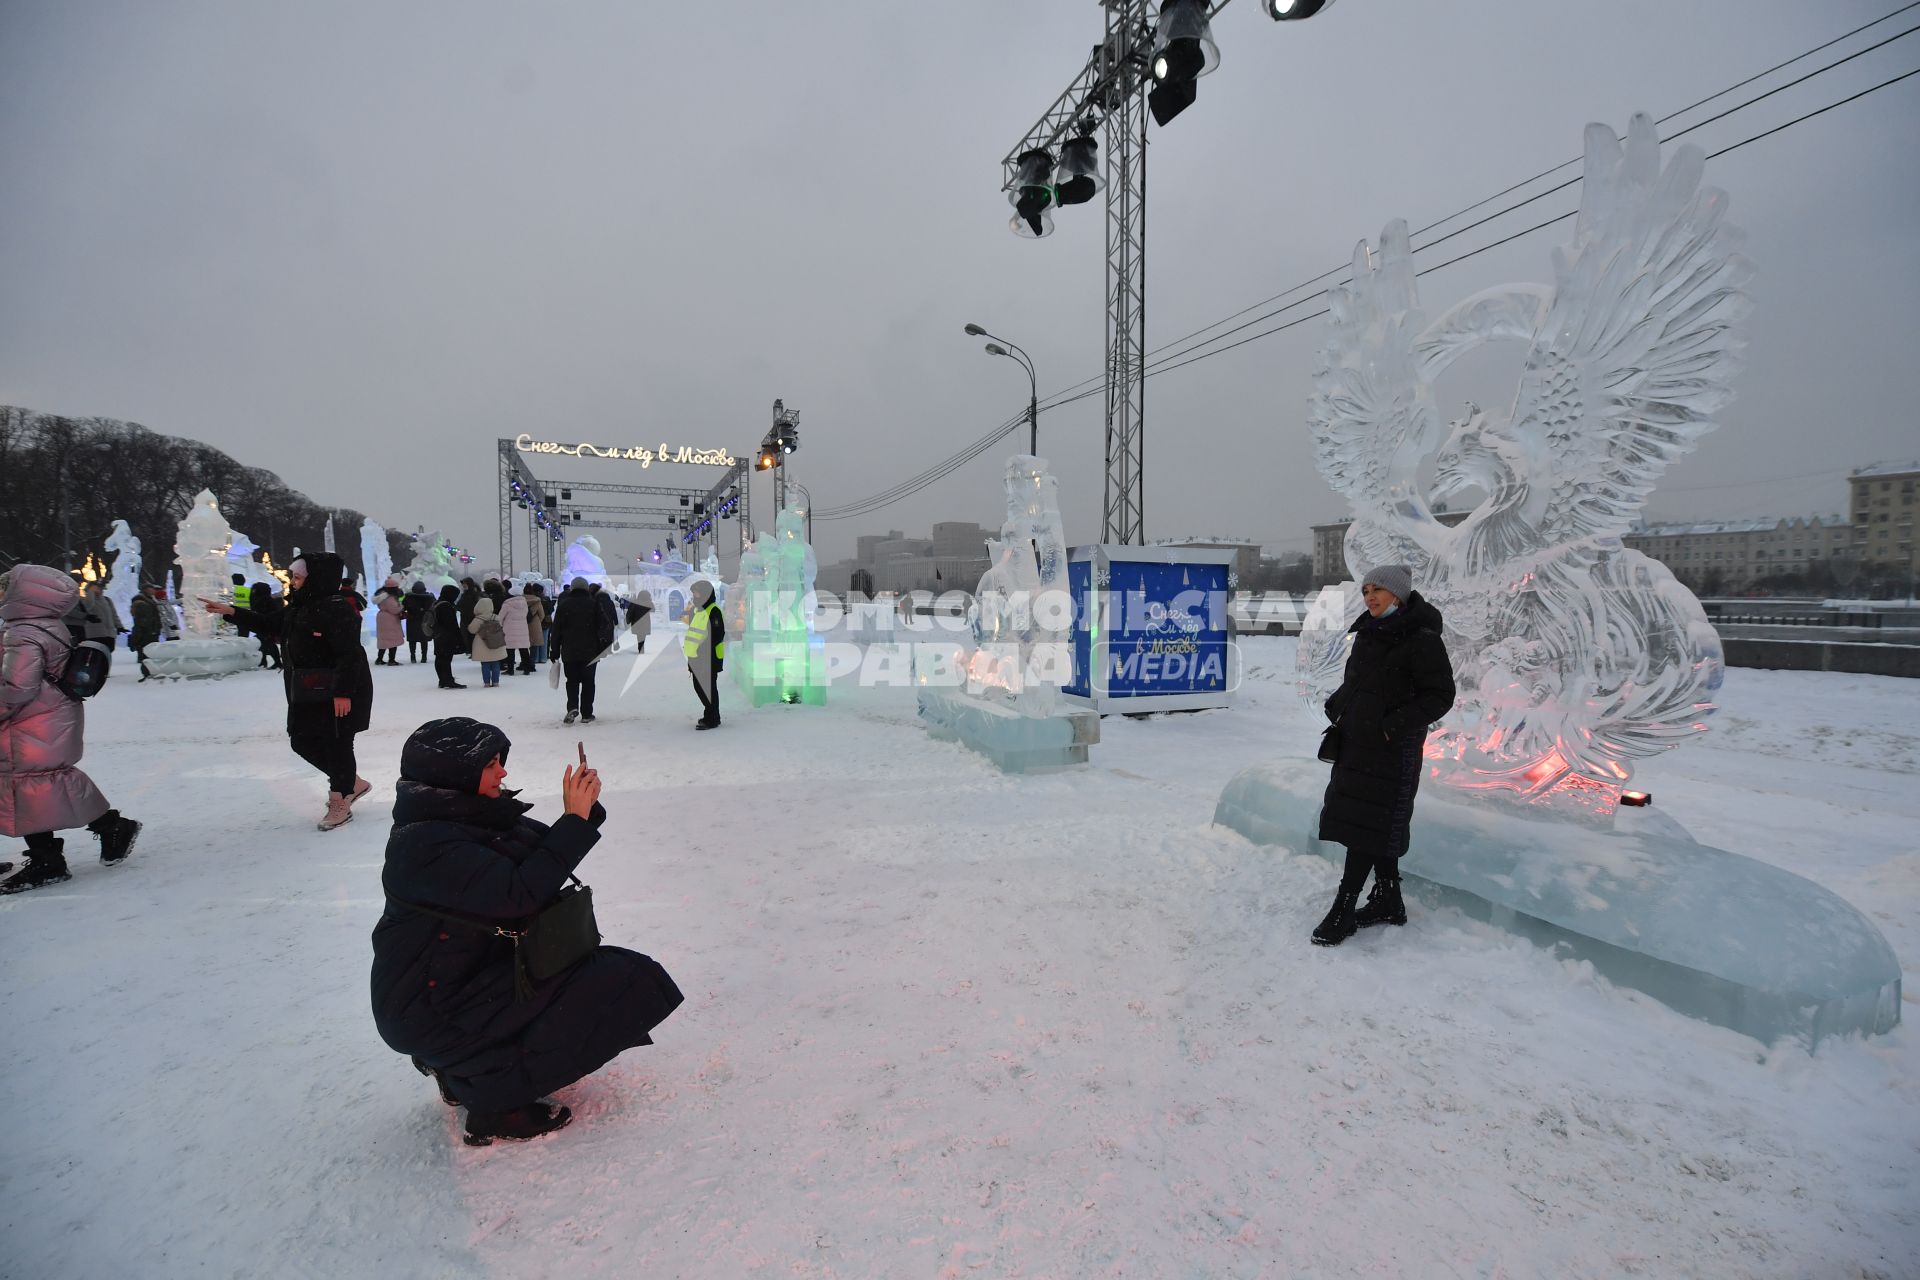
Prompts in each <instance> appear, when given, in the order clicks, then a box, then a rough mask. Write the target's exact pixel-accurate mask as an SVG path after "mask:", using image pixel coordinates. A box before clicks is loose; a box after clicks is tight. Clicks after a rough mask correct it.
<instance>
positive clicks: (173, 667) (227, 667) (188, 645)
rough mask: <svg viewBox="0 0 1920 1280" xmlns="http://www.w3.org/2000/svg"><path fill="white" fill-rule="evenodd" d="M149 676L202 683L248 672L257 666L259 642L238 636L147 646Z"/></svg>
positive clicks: (190, 638) (258, 661)
mask: <svg viewBox="0 0 1920 1280" xmlns="http://www.w3.org/2000/svg"><path fill="white" fill-rule="evenodd" d="M146 665H147V670H148V672H149V673H151V674H153V675H155V676H161V677H165V678H167V679H170V680H181V679H185V680H204V679H208V678H218V677H220V676H230V675H234V674H236V673H237V672H241V671H251V670H253V669H254V668H255V667H257V666H259V665H260V642H259V641H258V640H242V639H240V638H239V637H238V636H209V637H207V638H205V639H201V638H200V637H198V636H186V637H183V638H182V639H179V640H159V641H155V642H154V643H153V644H150V645H148V646H147V657H146Z"/></svg>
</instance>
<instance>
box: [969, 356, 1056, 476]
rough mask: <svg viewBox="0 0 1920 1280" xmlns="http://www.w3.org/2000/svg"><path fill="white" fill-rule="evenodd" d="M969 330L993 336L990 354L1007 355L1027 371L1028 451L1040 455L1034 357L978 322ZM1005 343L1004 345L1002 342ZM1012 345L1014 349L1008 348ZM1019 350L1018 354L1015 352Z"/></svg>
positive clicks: (1038, 388)
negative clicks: (997, 336)
mask: <svg viewBox="0 0 1920 1280" xmlns="http://www.w3.org/2000/svg"><path fill="white" fill-rule="evenodd" d="M967 332H968V333H969V334H970V335H972V336H973V337H976V338H993V341H992V342H989V343H988V344H987V354H988V355H990V356H1007V357H1008V358H1010V359H1012V360H1014V362H1015V363H1017V364H1018V365H1019V366H1020V367H1021V368H1023V369H1025V370H1026V371H1027V452H1028V453H1030V454H1032V455H1034V456H1035V457H1038V456H1039V454H1040V382H1039V380H1038V379H1037V378H1035V377H1034V375H1033V357H1032V356H1029V355H1028V354H1027V353H1026V352H1025V351H1021V350H1020V348H1019V347H1018V346H1015V345H1014V344H1013V343H1011V342H1007V340H1006V339H1005V338H996V337H994V335H993V334H991V333H988V332H987V331H986V330H985V329H982V328H981V327H980V326H979V325H977V324H970V325H968V326H967ZM1003 343H1004V344H1005V345H1004V346H1003V345H1001V344H1003ZM1009 347H1011V348H1012V350H1008V348H1009ZM1016 352H1018V355H1016V354H1015V353H1016Z"/></svg>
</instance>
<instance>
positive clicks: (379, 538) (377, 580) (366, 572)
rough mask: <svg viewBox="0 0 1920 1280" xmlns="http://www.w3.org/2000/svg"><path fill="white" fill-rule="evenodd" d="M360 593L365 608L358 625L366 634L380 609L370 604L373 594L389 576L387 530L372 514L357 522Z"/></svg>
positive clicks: (390, 566)
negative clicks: (358, 529)
mask: <svg viewBox="0 0 1920 1280" xmlns="http://www.w3.org/2000/svg"><path fill="white" fill-rule="evenodd" d="M360 568H361V570H362V576H361V581H360V594H361V596H362V597H363V598H364V599H365V600H366V602H367V611H366V613H364V614H363V615H361V618H360V625H361V628H362V630H364V631H365V632H366V633H367V634H368V635H369V636H370V635H372V634H373V633H374V628H375V627H376V626H377V625H378V623H379V620H380V610H379V609H378V608H376V607H375V606H374V603H373V593H374V592H376V591H378V590H379V589H380V588H381V587H383V586H385V585H386V583H387V579H388V578H390V577H392V576H393V550H392V548H391V547H389V546H388V545H387V531H386V530H385V529H384V528H382V527H381V526H380V525H379V524H378V523H377V522H376V521H375V520H374V518H373V517H372V516H368V517H367V518H366V519H364V520H362V521H361V522H360Z"/></svg>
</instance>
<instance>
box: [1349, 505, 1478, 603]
mask: <svg viewBox="0 0 1920 1280" xmlns="http://www.w3.org/2000/svg"><path fill="white" fill-rule="evenodd" d="M1472 514H1473V513H1472V512H1470V511H1436V512H1434V513H1433V518H1434V519H1436V520H1438V521H1439V522H1440V523H1441V524H1444V525H1446V526H1447V527H1448V528H1449V529H1451V528H1452V527H1453V526H1455V525H1457V524H1459V523H1460V522H1461V521H1462V520H1465V519H1466V518H1467V517H1468V516H1470V515H1472ZM1352 526H1353V520H1352V519H1351V518H1348V519H1346V520H1336V521H1334V522H1333V523H1332V524H1316V525H1314V526H1313V585H1314V587H1315V588H1316V589H1317V588H1320V587H1331V586H1337V585H1338V584H1340V583H1342V582H1350V581H1352V579H1353V571H1352V570H1351V569H1349V568H1348V567H1347V530H1348V529H1350V528H1351V527H1352ZM1363 567H1364V568H1368V569H1371V568H1372V567H1373V566H1372V565H1365V566H1363ZM1415 585H1416V586H1417V585H1418V584H1417V583H1416V584H1415Z"/></svg>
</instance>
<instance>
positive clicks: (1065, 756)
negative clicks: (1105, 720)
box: [919, 687, 1100, 773]
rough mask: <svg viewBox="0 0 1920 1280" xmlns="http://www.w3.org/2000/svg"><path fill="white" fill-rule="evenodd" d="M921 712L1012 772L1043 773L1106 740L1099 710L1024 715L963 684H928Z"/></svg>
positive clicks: (948, 735)
mask: <svg viewBox="0 0 1920 1280" xmlns="http://www.w3.org/2000/svg"><path fill="white" fill-rule="evenodd" d="M919 694H920V718H921V719H922V720H924V721H925V722H926V725H927V732H928V734H929V735H931V736H932V737H935V738H939V739H941V740H943V741H949V742H953V741H957V742H959V743H961V744H962V745H964V746H967V747H970V748H972V749H973V750H975V751H978V752H979V753H980V754H981V755H983V756H985V757H987V759H989V760H991V761H993V762H994V763H995V764H997V765H999V766H1000V768H1001V769H1002V770H1004V771H1005V772H1007V773H1039V772H1044V771H1047V770H1051V769H1066V768H1071V767H1072V766H1074V765H1081V764H1085V763H1086V762H1087V751H1088V749H1089V748H1090V747H1092V746H1093V744H1095V743H1097V742H1099V741H1100V716H1099V714H1098V713H1097V712H1093V711H1067V710H1059V711H1055V712H1054V713H1053V714H1052V715H1048V716H1023V715H1021V714H1020V713H1019V712H1017V711H1013V710H1011V709H1009V708H1007V707H1004V706H1001V705H1000V704H998V703H994V702H988V701H986V700H985V699H983V698H975V697H971V696H969V695H968V694H966V693H964V692H962V691H960V690H957V689H936V688H929V687H922V688H921V689H920V690H919Z"/></svg>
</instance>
